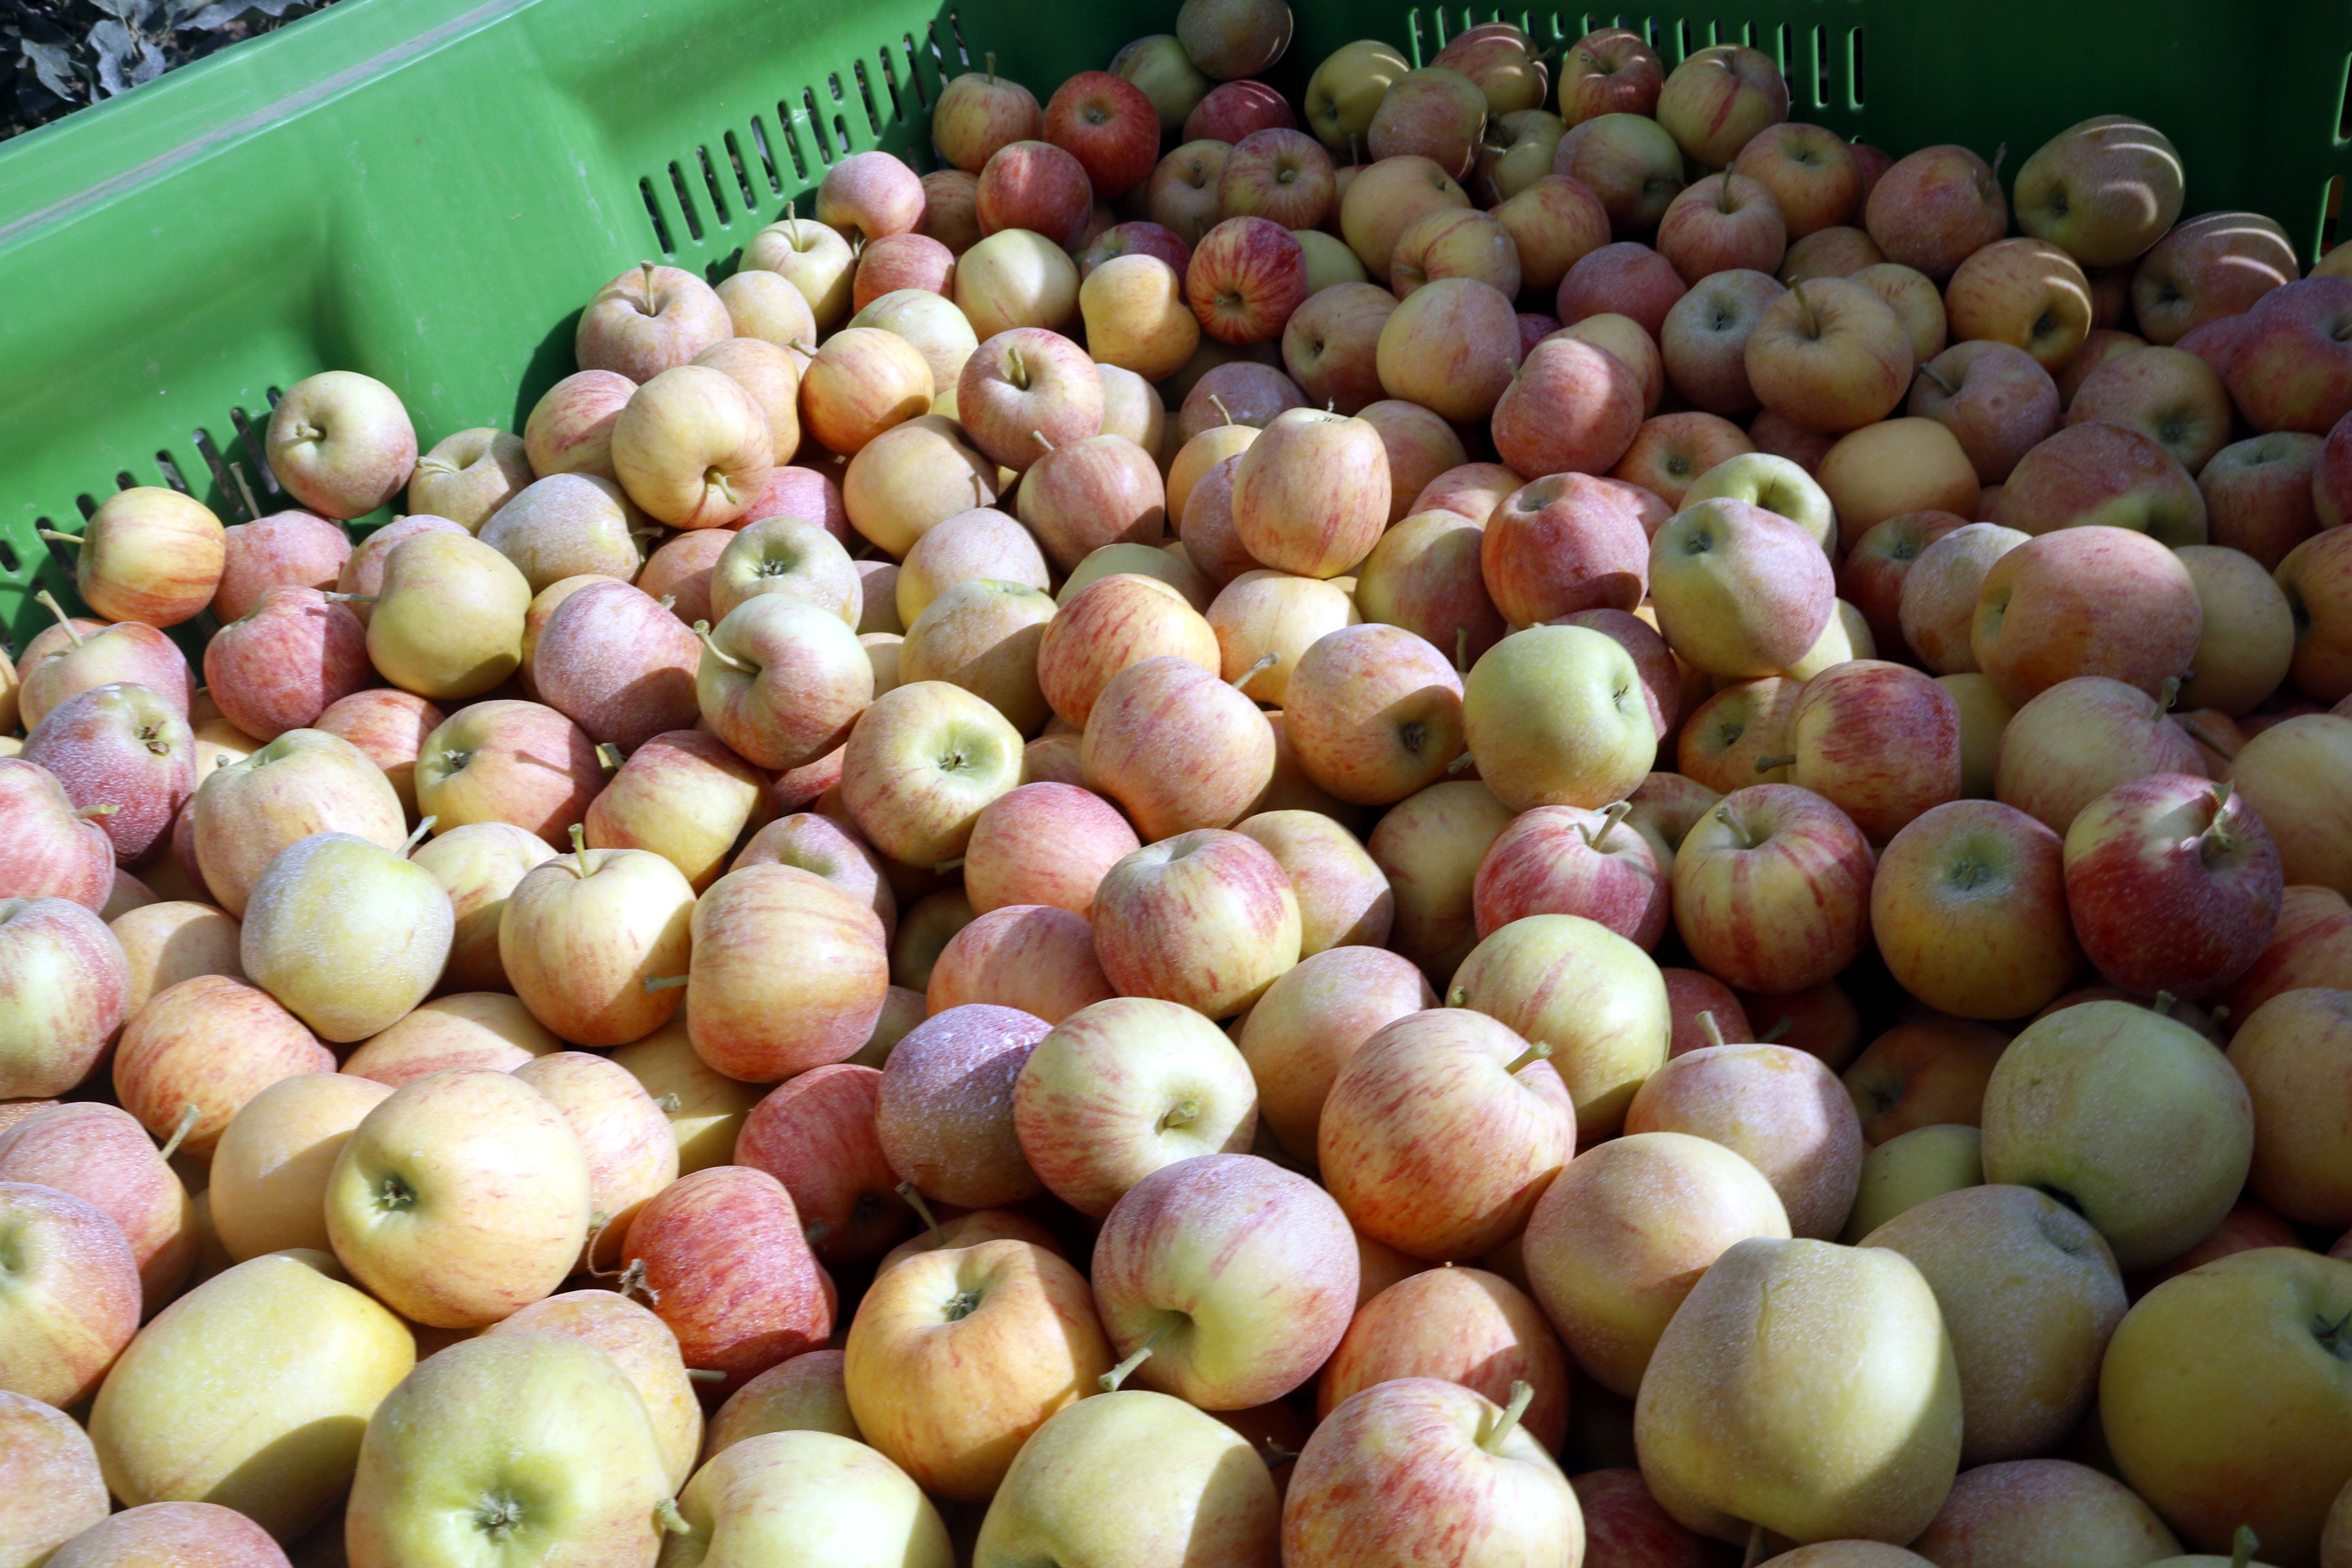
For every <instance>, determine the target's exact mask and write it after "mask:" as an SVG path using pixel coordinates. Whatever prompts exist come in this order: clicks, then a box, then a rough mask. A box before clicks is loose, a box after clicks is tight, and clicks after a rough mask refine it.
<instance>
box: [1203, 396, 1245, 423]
mask: <svg viewBox="0 0 2352 1568" xmlns="http://www.w3.org/2000/svg"><path fill="white" fill-rule="evenodd" d="M1209 404H1210V406H1212V407H1213V408H1214V409H1216V411H1217V417H1218V418H1220V419H1222V420H1223V421H1224V422H1225V423H1226V424H1228V425H1238V424H1239V423H1241V421H1239V420H1237V419H1235V418H1234V411H1233V410H1232V409H1230V408H1228V407H1226V406H1225V400H1224V399H1223V398H1222V397H1219V396H1218V395H1216V394H1215V393H1211V394H1209Z"/></svg>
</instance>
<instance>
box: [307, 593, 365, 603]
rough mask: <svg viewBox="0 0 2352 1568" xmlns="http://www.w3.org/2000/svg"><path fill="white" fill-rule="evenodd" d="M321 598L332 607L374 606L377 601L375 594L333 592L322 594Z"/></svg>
mask: <svg viewBox="0 0 2352 1568" xmlns="http://www.w3.org/2000/svg"><path fill="white" fill-rule="evenodd" d="M320 598H322V599H324V600H326V601H327V603H329V604H331V605H373V604H374V603H375V601H376V595H373V594H338V593H334V592H328V593H325V594H321V595H320Z"/></svg>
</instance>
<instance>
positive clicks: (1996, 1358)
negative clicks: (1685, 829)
mask: <svg viewBox="0 0 2352 1568" xmlns="http://www.w3.org/2000/svg"><path fill="white" fill-rule="evenodd" d="M1921 1131H1927V1129H1924V1128H1923V1129H1921ZM1906 1136H1913V1135H1912V1134H1906ZM1895 1142H1899V1140H1892V1141H1890V1142H1888V1143H1887V1144H1886V1145H1885V1146H1886V1147H1889V1148H1891V1147H1893V1146H1894V1143H1895ZM1862 1245H1863V1246H1864V1247H1888V1248H1891V1249H1892V1250H1894V1251H1896V1252H1899V1253H1901V1254H1902V1255H1903V1256H1904V1257H1906V1258H1909V1259H1910V1260H1911V1261H1912V1263H1913V1264H1914V1265H1916V1267H1917V1268H1918V1270H1919V1272H1920V1273H1921V1274H1922V1275H1924V1276H1925V1277H1926V1278H1927V1288H1928V1289H1931V1290H1933V1291H1935V1292H1936V1305H1937V1308H1938V1309H1939V1310H1941V1311H1942V1312H1943V1314H1944V1328H1945V1331H1947V1332H1948V1333H1949V1334H1950V1335H1951V1337H1952V1354H1953V1356H1954V1357H1955V1358H1956V1359H1957V1360H1958V1363H1959V1368H1960V1408H1961V1415H1962V1423H1961V1426H1962V1431H1961V1437H1960V1462H1961V1463H1962V1464H1964V1465H1968V1466H1969V1467H1971V1468H1973V1467H1975V1466H1978V1465H1984V1464H1991V1463H1994V1462H1996V1461H1998V1460H2002V1459H2022V1458H2031V1457H2032V1456H2034V1455H2037V1454H2046V1453H2049V1452H2050V1451H2051V1450H2053V1449H2054V1448H2056V1447H2058V1446H2059V1445H2060V1444H2061V1443H2062V1442H2063V1441H2064V1440H2065V1437H2066V1434H2068V1433H2069V1432H2072V1431H2073V1430H2074V1428H2075V1427H2076V1426H2078V1425H2080V1424H2081V1422H2082V1419H2083V1415H2084V1412H2085V1411H2087V1410H2089V1409H2090V1407H2091V1396H2092V1394H2094V1393H2095V1392H2096V1388H2095V1383H2096V1376H2097V1374H2096V1370H2095V1369H2096V1368H2097V1366H2098V1362H2099V1357H2100V1355H2101V1354H2102V1353H2103V1352H2105V1350H2106V1348H2107V1340H2108V1337H2109V1336H2110V1335H2112V1334H2113V1333H2114V1332H2115V1331H2116V1324H2117V1323H2119V1322H2121V1321H2123V1316H2124V1282H2123V1278H2122V1276H2120V1275H2118V1274H2117V1273H2116V1262H2115V1257H2114V1255H2113V1254H2112V1253H2110V1252H2109V1251H2108V1250H2107V1244H2106V1243H2105V1242H2104V1241H2102V1240H2100V1239H2099V1233H2098V1232H2097V1231H2095V1230H2093V1229H2092V1228H2091V1226H2090V1222H2089V1221H2087V1220H2085V1219H2084V1218H2083V1216H2082V1215H2078V1214H2075V1213H2074V1212H2073V1211H2071V1210H2069V1209H2066V1208H2064V1207H2062V1206H2061V1205H2059V1204H2058V1203H2057V1201H2056V1200H2054V1199H2052V1198H2048V1197H2044V1196H2043V1195H2042V1194H2040V1193H2037V1192H2034V1191H2033V1190H2032V1189H2031V1188H2028V1187H2003V1186H1991V1187H1987V1186H1972V1187H1966V1188H1963V1189H1961V1190H1960V1191H1958V1192H1952V1193H1946V1194H1943V1195H1942V1196H1941V1197H1936V1198H1930V1199H1928V1200H1927V1202H1925V1203H1922V1204H1920V1205H1917V1206H1916V1207H1915V1208H1913V1209H1911V1210H1909V1211H1908V1212H1906V1213H1904V1214H1902V1215H1897V1216H1895V1218H1894V1219H1892V1220H1890V1221H1888V1222H1887V1223H1886V1224H1885V1225H1884V1226H1879V1227H1878V1228H1876V1229H1874V1230H1873V1231H1872V1232H1871V1233H1870V1234H1869V1235H1867V1236H1865V1237H1863V1240H1862Z"/></svg>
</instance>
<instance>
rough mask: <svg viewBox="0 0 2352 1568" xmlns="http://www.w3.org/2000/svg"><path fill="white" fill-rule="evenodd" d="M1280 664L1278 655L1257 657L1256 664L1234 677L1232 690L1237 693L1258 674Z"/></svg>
mask: <svg viewBox="0 0 2352 1568" xmlns="http://www.w3.org/2000/svg"><path fill="white" fill-rule="evenodd" d="M1281 662H1282V656H1281V655H1280V654H1274V653H1263V654H1260V655H1258V658H1257V662H1256V663H1255V664H1253V665H1251V666H1250V667H1249V668H1247V669H1244V670H1243V671H1242V672H1241V673H1240V674H1239V675H1236V676H1234V679H1233V688H1234V690H1236V691H1239V690H1240V689H1242V688H1243V687H1244V686H1247V685H1248V684H1249V683H1250V682H1251V681H1253V680H1255V679H1257V678H1258V675H1259V674H1260V672H1262V671H1265V670H1268V669H1272V668H1274V667H1275V666H1276V665H1277V664H1280V663H1281Z"/></svg>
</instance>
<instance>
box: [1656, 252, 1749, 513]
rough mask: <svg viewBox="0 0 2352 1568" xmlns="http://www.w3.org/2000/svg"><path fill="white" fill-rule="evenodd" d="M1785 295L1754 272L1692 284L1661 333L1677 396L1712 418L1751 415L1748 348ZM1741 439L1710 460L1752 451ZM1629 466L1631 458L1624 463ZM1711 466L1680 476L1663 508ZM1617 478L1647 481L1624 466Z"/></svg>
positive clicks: (1716, 450)
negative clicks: (1768, 311) (1758, 327)
mask: <svg viewBox="0 0 2352 1568" xmlns="http://www.w3.org/2000/svg"><path fill="white" fill-rule="evenodd" d="M1784 291H1785V290H1783V289H1781V287H1780V284H1779V283H1777V282H1775V281H1774V280H1773V279H1771V278H1769V276H1767V275H1766V274H1764V273H1762V272H1756V271H1745V270H1731V271H1726V272H1720V273H1717V274H1714V275H1711V276H1708V277H1704V278H1699V279H1695V280H1694V281H1693V283H1692V286H1691V290H1690V292H1689V293H1687V294H1685V295H1684V296H1683V297H1682V298H1681V299H1679V300H1675V304H1674V308H1673V309H1672V310H1668V311H1667V312H1666V318H1665V321H1664V324H1663V325H1662V326H1661V327H1660V328H1659V341H1660V344H1661V347H1662V349H1663V356H1662V357H1663V363H1664V371H1665V374H1666V377H1667V379H1668V380H1669V381H1671V382H1672V383H1673V384H1674V388H1675V392H1677V393H1678V394H1680V395H1682V396H1683V397H1684V398H1685V399H1687V400H1689V401H1691V402H1694V403H1696V405H1699V406H1700V407H1702V408H1704V409H1706V410H1707V411H1708V412H1709V413H1710V414H1716V415H1745V414H1748V413H1749V412H1751V411H1753V410H1754V408H1755V407H1756V392H1755V389H1754V387H1753V386H1752V385H1751V384H1750V383H1749V381H1748V362H1747V353H1748V341H1749V339H1750V338H1751V337H1752V336H1753V335H1754V332H1755V330H1756V324H1757V321H1758V320H1759V318H1760V317H1761V316H1762V314H1763V312H1764V309H1765V307H1766V306H1768V305H1769V304H1770V303H1771V302H1772V301H1773V300H1775V299H1778V298H1779V297H1780V295H1781V294H1782V293H1783V292H1784ZM1661 417H1663V418H1669V419H1675V418H1680V419H1688V418H1690V417H1692V416H1689V415H1665V416H1661ZM1739 438H1740V441H1741V443H1742V444H1741V445H1740V446H1738V447H1717V448H1713V449H1711V450H1710V452H1709V455H1710V456H1712V457H1714V458H1715V461H1717V462H1719V461H1722V460H1723V459H1725V458H1730V457H1734V456H1737V455H1738V453H1740V452H1743V451H1752V450H1753V449H1754V447H1753V446H1752V444H1750V443H1748V437H1746V436H1745V435H1744V434H1743V435H1741V436H1740V437H1739ZM1636 444H1637V446H1638V444H1639V437H1636ZM1631 460H1632V454H1630V453H1629V454H1628V457H1627V461H1628V462H1629V463H1630V462H1631ZM1713 466H1714V463H1712V462H1710V463H1707V464H1705V465H1703V466H1700V467H1697V468H1693V469H1692V471H1691V472H1690V473H1689V474H1688V475H1685V476H1680V479H1681V482H1680V483H1678V484H1675V486H1674V489H1675V496H1673V497H1668V498H1667V503H1668V504H1669V505H1672V504H1674V502H1675V499H1676V498H1678V497H1679V495H1680V494H1681V490H1682V489H1683V487H1684V486H1685V485H1686V484H1687V483H1688V480H1689V479H1693V478H1696V476H1697V475H1698V474H1699V473H1703V472H1705V471H1706V468H1712V467H1713ZM1619 472H1620V474H1621V475H1622V476H1623V477H1626V478H1631V479H1635V480H1636V481H1637V482H1638V481H1639V480H1640V479H1643V478H1644V477H1645V476H1644V475H1643V473H1641V472H1639V471H1635V472H1632V473H1627V472H1626V470H1625V468H1623V467H1622V466H1621V468H1620V469H1619ZM1660 493H1661V494H1664V492H1663V491H1662V492H1660Z"/></svg>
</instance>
